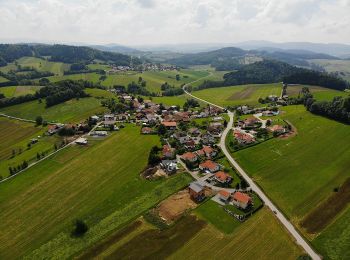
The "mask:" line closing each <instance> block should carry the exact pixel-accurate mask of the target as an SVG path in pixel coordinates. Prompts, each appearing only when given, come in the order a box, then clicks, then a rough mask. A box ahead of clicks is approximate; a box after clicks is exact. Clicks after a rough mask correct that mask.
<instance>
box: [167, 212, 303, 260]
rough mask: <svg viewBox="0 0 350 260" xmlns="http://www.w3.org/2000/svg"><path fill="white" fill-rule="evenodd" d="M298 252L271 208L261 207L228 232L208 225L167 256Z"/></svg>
mask: <svg viewBox="0 0 350 260" xmlns="http://www.w3.org/2000/svg"><path fill="white" fill-rule="evenodd" d="M219 221H220V220H219ZM301 254H302V250H301V249H300V248H299V247H298V246H297V245H296V244H295V243H294V242H293V240H292V239H291V238H290V236H289V234H288V233H287V232H286V231H285V230H284V228H283V227H282V226H281V225H280V224H279V222H278V221H277V220H276V219H275V217H274V216H273V214H272V212H271V211H269V210H268V209H265V208H263V209H261V210H260V211H258V212H257V213H256V214H254V215H253V216H252V217H251V218H250V219H248V220H247V221H246V222H244V223H242V224H239V226H238V227H236V228H235V229H234V230H233V232H232V233H231V234H223V233H222V232H220V230H218V229H217V228H215V226H213V225H207V226H206V227H204V228H203V229H201V230H200V231H199V233H197V235H196V236H194V237H193V238H192V239H191V240H190V241H187V242H186V244H185V245H184V246H183V247H181V248H180V249H179V250H177V251H176V252H175V253H174V254H173V255H172V256H171V257H170V258H169V259H296V258H297V257H298V256H299V255H301Z"/></svg>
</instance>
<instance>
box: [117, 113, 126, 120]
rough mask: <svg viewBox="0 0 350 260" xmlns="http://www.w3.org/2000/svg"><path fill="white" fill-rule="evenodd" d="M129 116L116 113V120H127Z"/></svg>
mask: <svg viewBox="0 0 350 260" xmlns="http://www.w3.org/2000/svg"><path fill="white" fill-rule="evenodd" d="M128 119H129V116H128V115H127V114H118V115H116V120H118V121H125V120H128Z"/></svg>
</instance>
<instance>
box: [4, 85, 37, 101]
mask: <svg viewBox="0 0 350 260" xmlns="http://www.w3.org/2000/svg"><path fill="white" fill-rule="evenodd" d="M40 88H41V86H10V87H1V88H0V93H2V94H4V95H5V97H7V98H11V97H18V96H23V95H27V94H34V93H35V92H36V91H37V90H38V89H40Z"/></svg>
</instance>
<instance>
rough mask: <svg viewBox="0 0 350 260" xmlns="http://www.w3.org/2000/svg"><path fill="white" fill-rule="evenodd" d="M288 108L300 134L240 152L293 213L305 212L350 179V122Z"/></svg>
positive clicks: (258, 178)
mask: <svg viewBox="0 0 350 260" xmlns="http://www.w3.org/2000/svg"><path fill="white" fill-rule="evenodd" d="M284 110H285V111H286V113H285V114H284V115H283V116H282V117H283V118H286V119H288V120H289V121H290V122H291V123H292V124H293V125H294V126H295V127H296V128H297V129H298V134H297V136H295V137H292V138H289V139H284V140H282V139H276V138H275V139H272V140H270V141H267V142H265V143H263V144H260V145H257V146H254V147H251V148H249V149H244V150H242V151H239V152H236V153H235V154H234V157H235V158H237V160H238V161H239V163H240V164H241V165H242V167H243V168H244V169H246V170H247V171H248V173H249V174H250V175H251V176H252V177H253V178H254V179H255V180H256V181H257V182H258V183H259V184H260V185H261V186H262V187H263V188H264V190H266V191H267V194H268V195H269V196H271V198H272V199H273V200H274V201H276V202H277V205H279V206H280V207H281V208H282V209H283V210H284V211H285V212H286V213H287V215H289V216H291V217H292V218H301V217H303V216H305V214H307V213H308V212H309V211H310V210H311V209H312V208H314V207H315V206H316V205H317V204H318V203H319V202H320V201H321V200H322V199H325V198H326V197H327V196H328V195H329V194H331V192H332V190H333V188H334V187H337V186H339V185H340V184H342V182H343V181H344V180H345V179H346V177H347V169H349V166H350V161H349V158H350V126H347V125H343V124H340V123H338V122H335V121H332V120H329V119H326V118H324V117H320V116H315V115H312V114H311V113H309V112H306V111H305V108H304V107H303V106H290V107H285V108H284ZM331 147H336V148H337V149H330V148H331Z"/></svg>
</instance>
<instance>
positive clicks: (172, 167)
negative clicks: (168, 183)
mask: <svg viewBox="0 0 350 260" xmlns="http://www.w3.org/2000/svg"><path fill="white" fill-rule="evenodd" d="M160 167H161V168H162V169H164V170H165V172H166V173H167V174H174V173H176V171H177V163H176V160H162V162H161V163H160Z"/></svg>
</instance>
